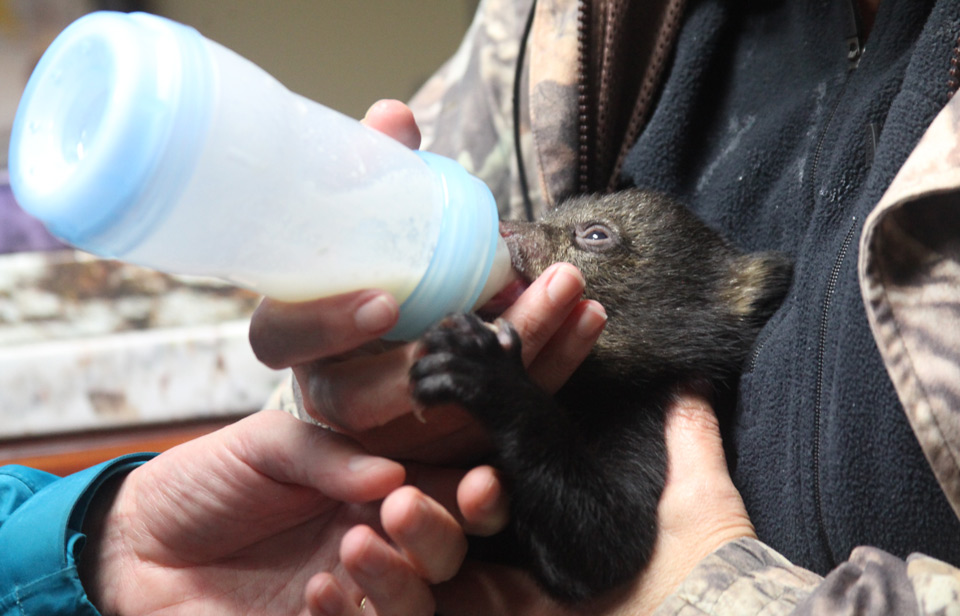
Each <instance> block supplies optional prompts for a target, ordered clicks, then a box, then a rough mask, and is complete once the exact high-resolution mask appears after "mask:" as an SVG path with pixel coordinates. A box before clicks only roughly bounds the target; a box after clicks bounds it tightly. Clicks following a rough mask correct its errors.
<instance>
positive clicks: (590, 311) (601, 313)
mask: <svg viewBox="0 0 960 616" xmlns="http://www.w3.org/2000/svg"><path fill="white" fill-rule="evenodd" d="M606 323H607V311H606V310H604V309H603V306H601V305H600V304H598V303H596V302H590V303H589V304H587V306H586V308H584V311H583V314H581V315H580V319H579V320H578V321H577V326H576V328H575V330H574V331H576V334H577V335H578V336H579V337H581V338H583V339H585V340H590V339H593V338H596V337H597V336H598V335H599V334H600V332H601V331H602V330H603V326H604V325H606Z"/></svg>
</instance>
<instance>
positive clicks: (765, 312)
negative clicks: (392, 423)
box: [411, 190, 791, 601]
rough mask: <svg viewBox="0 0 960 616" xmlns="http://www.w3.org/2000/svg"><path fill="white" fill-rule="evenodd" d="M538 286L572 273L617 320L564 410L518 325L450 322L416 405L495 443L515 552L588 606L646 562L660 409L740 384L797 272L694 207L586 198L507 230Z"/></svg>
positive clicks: (517, 262)
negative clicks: (730, 236)
mask: <svg viewBox="0 0 960 616" xmlns="http://www.w3.org/2000/svg"><path fill="white" fill-rule="evenodd" d="M501 229H502V233H503V235H504V237H505V239H506V241H507V243H508V245H509V246H510V252H511V258H512V262H513V266H514V268H515V269H516V270H517V271H518V272H519V273H520V274H521V275H522V276H524V277H525V278H527V279H528V280H533V279H534V278H536V277H537V276H538V275H539V274H540V273H541V272H543V270H544V269H546V268H547V267H548V266H549V265H550V264H552V263H555V262H558V261H566V262H569V263H573V264H574V265H576V266H577V267H578V268H579V269H580V271H581V272H582V273H583V275H584V278H585V279H586V290H585V297H588V298H591V299H595V300H597V301H599V302H600V303H601V304H602V305H603V306H604V308H605V309H606V311H607V315H608V321H607V325H606V329H605V331H604V333H603V335H602V336H601V337H600V340H599V341H598V342H597V344H596V346H595V348H594V350H593V352H592V353H591V355H590V356H589V357H588V358H587V360H586V361H585V362H584V363H583V364H582V366H581V367H580V368H579V369H578V370H577V372H576V373H575V374H574V376H573V377H572V378H571V379H570V380H569V381H568V383H567V384H566V385H565V386H564V387H563V388H562V389H561V391H560V392H559V393H558V394H557V395H556V396H551V395H549V394H547V393H546V392H544V391H543V390H541V389H540V388H539V387H538V386H537V385H535V384H534V383H533V382H532V381H531V380H530V379H529V377H528V376H527V373H526V371H525V370H524V367H523V364H522V362H521V359H520V339H519V337H518V336H517V334H516V332H515V331H514V330H513V328H512V326H510V325H509V324H508V323H506V322H505V321H502V320H498V321H497V323H496V325H495V326H494V327H491V326H489V325H488V324H485V323H484V322H482V321H481V320H480V319H479V318H478V317H476V316H474V315H455V316H452V317H449V318H448V319H446V320H444V321H443V322H442V323H440V324H438V325H436V326H435V327H433V328H432V329H431V330H430V331H428V332H427V333H426V334H425V336H424V337H423V339H422V341H421V345H422V349H423V353H424V354H423V356H422V358H421V359H420V360H419V361H418V362H417V363H416V364H415V365H414V366H413V368H412V370H411V385H412V391H413V395H414V397H415V399H416V400H417V401H418V402H419V403H420V404H422V405H425V406H429V405H433V404H440V403H449V402H455V403H459V404H461V405H462V406H463V407H464V408H466V409H467V410H468V411H469V412H470V413H472V414H473V415H474V416H476V417H477V418H478V419H479V420H480V421H481V422H482V423H483V424H484V425H485V426H486V427H487V428H488V429H489V430H490V432H491V434H492V436H493V441H494V444H495V446H496V449H497V456H496V464H497V466H498V468H499V469H500V470H501V471H502V473H503V476H504V477H505V479H506V481H507V482H508V487H509V489H510V491H511V499H512V500H511V507H512V510H511V514H512V523H513V525H514V530H515V534H516V537H517V541H518V542H519V544H520V549H521V551H522V553H523V555H524V559H525V560H526V561H527V563H528V565H529V567H530V568H531V570H532V572H533V574H534V575H535V577H536V578H537V579H538V581H539V582H540V583H541V584H542V585H543V586H544V588H546V589H547V591H548V592H550V593H551V594H552V595H553V596H555V597H557V598H559V599H563V600H567V601H580V600H583V599H587V598H589V597H592V596H595V595H596V594H598V593H600V592H602V591H603V590H606V589H609V588H611V587H613V586H615V585H617V584H619V583H621V582H624V581H625V580H627V579H629V578H630V577H632V576H633V575H635V574H636V573H637V572H638V571H640V570H641V569H642V568H643V567H644V566H645V565H646V564H647V562H648V561H649V559H650V554H651V551H652V549H653V545H654V542H655V540H656V534H657V516H656V513H657V503H658V501H659V498H660V494H661V492H662V490H663V484H664V478H665V474H666V451H665V446H664V436H663V422H664V408H665V404H666V402H667V400H668V397H669V395H670V393H671V392H672V391H673V390H674V389H675V388H676V387H677V385H679V384H681V383H684V382H689V381H692V380H699V381H706V382H709V383H712V384H714V385H717V386H722V385H725V384H726V385H729V384H730V383H732V382H733V381H735V379H736V375H737V373H738V372H739V370H740V368H741V366H742V364H743V362H744V360H745V359H746V357H747V354H748V352H749V350H750V348H751V346H752V344H753V341H754V339H755V337H756V335H757V333H758V331H759V329H760V327H761V326H762V325H763V323H764V322H765V321H766V320H767V318H768V317H769V316H770V315H771V314H772V312H773V311H774V310H775V309H776V307H777V306H778V305H779V304H780V301H781V300H782V298H783V296H784V295H785V293H786V291H787V287H788V285H789V280H790V274H791V266H790V264H789V261H788V260H787V259H786V258H785V257H784V256H783V255H781V254H778V253H758V254H752V255H743V254H741V253H740V252H738V251H737V250H735V249H734V248H732V247H731V246H729V245H728V244H727V243H726V242H725V241H724V240H723V239H721V238H720V237H719V236H718V235H717V234H716V233H714V232H713V231H712V230H710V229H709V228H708V227H706V225H704V224H703V223H702V222H701V221H700V220H699V219H697V218H696V217H694V216H693V215H692V214H691V213H690V212H688V211H687V209H686V208H684V207H682V206H681V205H679V204H677V203H675V202H674V201H672V200H670V199H667V198H665V197H663V196H661V195H657V194H652V193H648V192H642V191H637V190H630V191H625V192H621V193H616V194H613V195H607V196H602V197H579V198H576V199H573V200H570V201H568V202H566V203H564V204H563V205H561V206H560V207H558V208H556V209H555V210H553V211H552V212H550V213H549V214H547V216H546V217H545V218H544V219H543V220H542V221H540V222H537V223H516V222H514V223H503V224H502V227H501Z"/></svg>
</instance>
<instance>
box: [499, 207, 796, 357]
mask: <svg viewBox="0 0 960 616" xmlns="http://www.w3.org/2000/svg"><path fill="white" fill-rule="evenodd" d="M501 234H502V235H503V237H504V239H505V240H506V243H507V245H508V247H509V248H510V254H511V260H512V263H513V267H514V269H516V270H517V272H518V273H519V274H520V275H521V276H522V277H524V278H525V279H527V280H528V281H532V280H533V279H534V278H536V277H537V276H539V275H540V274H541V273H542V272H543V271H544V270H545V269H546V268H547V267H549V266H550V265H551V264H552V263H556V262H558V261H565V262H568V263H571V264H573V265H575V266H576V267H577V268H578V269H579V270H580V271H581V272H582V273H583V276H584V278H585V279H586V289H585V292H584V295H585V297H587V298H590V299H594V300H597V301H598V302H600V303H601V304H602V305H603V306H604V308H605V309H606V311H607V315H608V318H609V320H608V324H607V330H606V331H605V333H604V335H603V336H602V337H601V340H600V342H598V347H597V351H598V353H606V354H612V355H618V356H621V357H620V358H621V359H624V360H625V361H629V358H627V357H626V355H627V354H629V355H631V356H632V357H634V358H635V357H636V354H637V353H638V352H639V353H645V354H648V355H649V356H650V357H651V358H652V360H656V361H665V362H670V361H675V362H676V363H680V364H683V363H684V361H685V360H684V359H683V357H682V355H683V354H684V353H688V354H689V353H692V354H696V353H697V352H698V351H697V347H698V346H703V347H704V349H703V351H704V352H707V347H712V350H711V351H710V353H711V354H712V355H715V354H716V353H717V352H720V353H727V354H729V353H734V354H735V356H740V355H745V354H746V352H747V349H749V346H750V344H751V343H752V341H753V338H754V336H755V335H756V332H757V331H758V330H759V328H760V326H762V324H763V323H764V322H765V321H766V319H767V318H768V317H769V316H770V315H771V314H772V313H773V311H774V310H775V309H776V308H777V306H778V305H779V304H780V302H781V300H782V299H783V296H784V294H785V293H786V290H787V287H788V285H789V280H790V274H791V266H790V263H789V261H788V260H787V259H786V258H785V257H784V256H783V255H781V254H779V253H756V254H748V255H744V254H742V253H740V252H739V251H737V250H736V249H735V248H733V247H732V246H730V245H729V244H728V243H727V242H726V241H724V240H723V239H722V238H721V237H720V236H719V235H718V234H717V233H716V232H714V231H713V230H711V229H710V228H709V227H707V226H706V225H705V224H704V223H703V222H702V221H700V220H699V219H698V218H697V217H696V216H694V215H693V214H692V213H691V212H690V211H689V210H687V208H686V207H684V206H682V205H681V204H679V203H677V202H675V201H673V200H672V199H670V198H668V197H665V196H663V195H660V194H656V193H651V192H646V191H641V190H627V191H623V192H618V193H614V194H610V195H602V196H583V197H576V198H573V199H570V200H568V201H566V202H564V203H563V204H561V205H560V206H558V207H557V208H555V209H553V210H552V211H550V212H549V213H548V214H546V215H545V216H544V218H543V219H542V220H540V221H539V222H534V223H523V222H504V223H501ZM718 345H719V347H718ZM681 347H682V348H686V349H690V348H691V347H692V348H693V350H692V351H688V352H682V351H680V350H679V349H680V348H681ZM728 359H729V358H728ZM677 369H686V368H682V367H680V366H678V368H677Z"/></svg>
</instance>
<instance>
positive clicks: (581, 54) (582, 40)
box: [576, 0, 593, 194]
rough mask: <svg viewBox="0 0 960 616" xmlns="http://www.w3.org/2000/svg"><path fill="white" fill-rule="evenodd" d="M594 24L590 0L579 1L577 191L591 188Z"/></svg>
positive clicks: (582, 191)
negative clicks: (591, 52)
mask: <svg viewBox="0 0 960 616" xmlns="http://www.w3.org/2000/svg"><path fill="white" fill-rule="evenodd" d="M592 23H593V0H579V3H578V5H577V191H576V192H577V194H583V193H586V192H588V191H589V189H590V155H591V152H590V117H591V111H592V101H593V98H592V94H593V83H592V81H593V80H592V79H591V71H590V65H591V57H590V42H591V40H590V39H591V36H590V35H591V28H592Z"/></svg>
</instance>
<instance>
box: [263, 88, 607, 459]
mask: <svg viewBox="0 0 960 616" xmlns="http://www.w3.org/2000/svg"><path fill="white" fill-rule="evenodd" d="M364 122H365V123H366V124H367V125H368V126H370V127H371V128H375V129H378V130H380V131H382V132H385V133H387V134H388V135H390V136H393V137H395V138H397V139H398V140H400V141H402V142H403V143H404V144H405V145H407V146H408V147H416V146H418V145H419V141H420V133H419V130H418V129H417V126H416V123H415V121H414V118H413V114H412V113H411V111H410V110H409V108H407V107H406V105H403V104H402V103H399V102H397V101H381V102H379V103H376V104H375V105H373V106H372V107H371V109H370V111H369V112H368V113H367V117H366V118H365V120H364ZM582 291H583V279H582V277H581V276H580V274H579V272H577V270H576V269H575V268H573V267H572V266H570V265H568V264H558V265H556V266H554V267H552V268H550V269H549V270H547V272H545V273H544V274H543V276H541V277H540V278H539V279H538V280H536V281H534V283H533V284H532V285H531V286H530V288H529V289H527V290H526V291H525V292H524V293H523V295H521V296H520V298H519V299H518V300H517V301H516V303H515V304H514V305H513V306H512V307H510V308H509V309H508V310H507V312H506V313H505V314H504V316H505V317H506V318H508V319H509V320H510V321H511V322H512V323H513V324H514V325H515V326H516V327H517V330H518V332H519V333H520V336H521V338H522V339H523V343H524V347H523V351H524V359H525V361H526V363H527V366H528V369H529V370H530V372H531V374H532V375H533V376H534V378H535V379H536V380H537V381H538V382H539V383H540V384H541V385H543V386H544V387H545V388H547V389H551V390H555V389H557V388H559V387H560V385H562V384H563V382H565V381H566V379H567V377H568V376H569V375H570V374H571V373H572V372H573V371H574V370H575V369H576V367H577V366H578V365H579V364H580V362H581V361H582V360H583V358H584V357H585V356H586V354H587V353H588V352H589V351H590V348H591V347H592V346H593V343H594V342H595V340H596V338H597V337H598V336H599V335H600V331H601V330H602V328H603V323H604V318H603V310H602V308H601V307H600V306H599V305H597V304H596V303H595V302H590V301H582V300H581V299H580V295H581V293H582ZM395 315H396V303H395V302H393V301H392V299H391V298H390V297H389V295H387V294H386V293H383V292H378V291H375V290H366V291H358V292H355V293H349V294H346V295H341V296H336V297H331V298H325V299H321V300H315V301H311V302H304V303H298V304H288V303H283V302H277V301H275V300H270V299H265V300H264V301H263V303H262V304H261V306H260V308H259V309H258V310H257V312H256V314H255V315H254V317H253V321H252V323H251V329H250V341H251V344H252V345H253V348H254V350H255V351H256V353H257V355H258V357H260V359H261V360H262V361H263V362H264V363H266V364H267V365H269V366H272V367H275V368H282V367H291V366H292V367H293V371H294V374H295V376H296V380H297V383H298V385H299V387H300V390H301V392H302V394H303V404H304V407H305V410H306V411H307V412H308V413H309V414H310V415H312V416H314V417H315V418H317V419H319V420H320V421H323V422H324V423H328V424H331V425H334V426H336V427H337V428H338V429H340V430H343V431H344V432H347V433H349V434H351V435H353V436H355V437H356V438H358V439H359V440H360V441H361V442H362V443H363V444H364V445H365V446H366V447H368V448H369V449H370V450H371V451H374V452H377V453H379V454H382V455H388V456H402V457H406V458H415V459H420V460H428V461H446V460H450V459H453V458H456V459H463V458H465V457H468V456H469V455H471V454H475V453H477V452H479V451H482V450H483V448H484V447H485V442H484V439H483V437H482V432H481V430H480V429H479V426H477V424H476V423H475V422H474V421H473V420H472V418H470V417H469V416H468V415H467V414H466V413H465V412H464V411H461V410H459V409H453V408H451V409H441V410H438V412H428V413H427V416H426V417H425V419H426V423H425V424H424V423H421V422H420V421H419V420H417V418H416V417H415V416H414V415H413V414H412V412H411V411H412V407H411V403H410V398H409V393H408V381H409V377H408V372H409V369H410V365H411V364H412V361H413V356H414V353H415V344H405V345H389V344H385V343H383V342H380V341H379V340H378V338H379V336H380V334H382V333H383V332H384V331H387V330H389V329H390V327H391V326H392V319H393V318H395Z"/></svg>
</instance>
